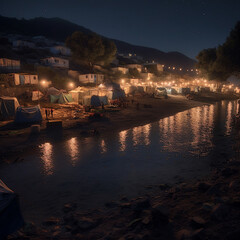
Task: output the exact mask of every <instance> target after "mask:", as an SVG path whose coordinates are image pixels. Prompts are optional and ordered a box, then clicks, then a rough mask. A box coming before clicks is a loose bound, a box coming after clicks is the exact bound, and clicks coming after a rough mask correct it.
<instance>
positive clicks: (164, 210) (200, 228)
mask: <svg viewBox="0 0 240 240" xmlns="http://www.w3.org/2000/svg"><path fill="white" fill-rule="evenodd" d="M239 170H240V161H238V160H236V159H234V160H230V161H227V162H226V163H224V164H218V166H217V167H214V168H213V170H212V174H211V175H210V176H209V177H208V178H207V179H203V180H201V181H200V180H199V181H197V182H191V183H181V184H178V185H175V186H172V187H170V186H168V185H162V184H161V185H158V186H157V187H156V188H151V193H149V194H148V195H146V196H143V197H139V198H136V199H132V200H129V199H128V198H126V197H123V198H122V199H120V200H119V201H118V202H109V203H106V204H105V207H104V208H102V209H95V210H92V211H91V212H85V213H83V212H80V211H79V210H78V207H77V203H68V204H65V205H64V206H63V208H62V216H61V217H60V218H55V217H52V218H49V219H46V220H45V221H43V222H42V224H41V225H38V226H36V225H34V224H33V223H27V224H26V225H25V227H24V228H23V229H21V230H20V231H19V232H18V233H16V234H15V235H12V236H9V237H8V239H25V240H30V239H33V240H34V239H35V240H37V239H84V240H97V239H99V240H115V239H117V240H155V239H156V240H161V239H164V240H168V239H169V240H171V239H176V240H184V239H192V240H202V239H206V240H207V239H208V240H235V239H236V240H237V239H240V230H239V226H240V175H239V172H240V171H239Z"/></svg>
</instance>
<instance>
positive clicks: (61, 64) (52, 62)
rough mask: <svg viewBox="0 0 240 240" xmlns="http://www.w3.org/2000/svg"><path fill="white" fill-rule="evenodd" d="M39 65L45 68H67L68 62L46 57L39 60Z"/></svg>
mask: <svg viewBox="0 0 240 240" xmlns="http://www.w3.org/2000/svg"><path fill="white" fill-rule="evenodd" d="M41 63H42V64H43V65H46V66H51V67H56V68H69V60H67V59H63V58H59V57H48V58H44V59H41Z"/></svg>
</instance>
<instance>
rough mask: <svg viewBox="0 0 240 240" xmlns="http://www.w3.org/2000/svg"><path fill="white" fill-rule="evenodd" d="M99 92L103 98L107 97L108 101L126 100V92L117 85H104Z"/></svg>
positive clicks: (100, 86) (101, 85)
mask: <svg viewBox="0 0 240 240" xmlns="http://www.w3.org/2000/svg"><path fill="white" fill-rule="evenodd" d="M99 92H100V95H101V96H104V95H105V96H107V98H108V99H110V100H114V99H119V98H125V97H126V95H125V92H124V90H122V89H121V88H120V85H119V84H117V83H104V84H100V85H99Z"/></svg>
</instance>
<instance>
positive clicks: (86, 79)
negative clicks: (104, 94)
mask: <svg viewBox="0 0 240 240" xmlns="http://www.w3.org/2000/svg"><path fill="white" fill-rule="evenodd" d="M103 81H104V75H103V74H94V73H89V74H81V75H79V82H81V83H96V84H101V83H103Z"/></svg>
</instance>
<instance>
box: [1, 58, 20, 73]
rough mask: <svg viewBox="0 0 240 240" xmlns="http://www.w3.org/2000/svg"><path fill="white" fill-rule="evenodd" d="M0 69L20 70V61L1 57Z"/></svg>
mask: <svg viewBox="0 0 240 240" xmlns="http://www.w3.org/2000/svg"><path fill="white" fill-rule="evenodd" d="M0 70H20V61H19V60H13V59H8V58H0Z"/></svg>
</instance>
